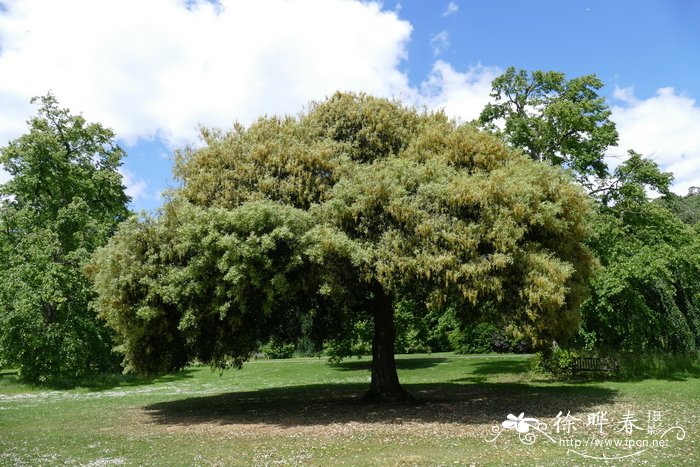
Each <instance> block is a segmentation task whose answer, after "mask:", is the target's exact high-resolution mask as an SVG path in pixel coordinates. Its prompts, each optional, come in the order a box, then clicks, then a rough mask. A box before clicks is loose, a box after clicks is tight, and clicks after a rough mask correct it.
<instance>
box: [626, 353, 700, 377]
mask: <svg viewBox="0 0 700 467" xmlns="http://www.w3.org/2000/svg"><path fill="white" fill-rule="evenodd" d="M614 355H615V359H616V360H617V361H618V362H619V364H620V378H621V379H624V380H628V381H629V380H632V381H633V380H640V379H647V378H658V379H661V378H670V379H676V380H677V379H679V378H681V377H683V376H692V375H699V374H700V354H698V353H697V352H692V353H676V354H668V353H657V352H654V353H646V354H642V355H640V354H638V353H615V354H614Z"/></svg>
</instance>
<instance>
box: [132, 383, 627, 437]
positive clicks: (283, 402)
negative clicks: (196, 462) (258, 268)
mask: <svg viewBox="0 0 700 467" xmlns="http://www.w3.org/2000/svg"><path fill="white" fill-rule="evenodd" d="M404 387H405V388H406V389H407V390H408V391H409V392H410V393H411V394H413V395H414V396H415V397H416V399H417V402H416V403H412V404H395V405H371V404H365V403H362V402H361V398H360V396H361V395H362V394H363V392H364V391H366V390H367V384H366V383H363V384H360V383H337V384H311V385H304V386H292V387H279V388H270V389H261V390H257V391H246V392H233V393H227V394H221V395H215V396H206V397H193V398H187V399H180V400H175V401H169V402H161V403H157V404H152V405H149V406H146V407H145V408H144V410H145V412H146V413H147V414H148V416H149V417H150V418H151V420H152V421H153V422H155V423H158V424H162V425H181V426H191V425H197V424H216V425H252V424H263V425H270V426H276V427H283V428H289V427H299V426H312V425H329V424H344V423H350V422H358V423H389V424H401V423H406V422H420V423H433V422H436V423H457V424H484V423H486V424H496V423H500V422H501V421H503V420H505V417H506V415H508V414H509V413H515V414H518V413H520V412H525V413H526V414H527V415H528V416H530V417H536V418H552V417H555V416H556V414H557V413H558V412H559V411H563V412H566V411H571V413H582V412H585V411H587V410H588V409H590V408H592V407H594V406H597V405H599V404H605V403H608V402H611V401H612V400H613V399H614V397H615V395H616V394H617V391H615V390H612V389H607V388H599V387H590V386H583V387H574V388H573V390H572V387H571V386H564V385H559V384H551V385H547V386H532V385H530V384H526V383H486V382H482V383H471V384H463V383H455V382H451V383H433V384H405V385H404Z"/></svg>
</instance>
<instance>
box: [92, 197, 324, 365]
mask: <svg viewBox="0 0 700 467" xmlns="http://www.w3.org/2000/svg"><path fill="white" fill-rule="evenodd" d="M310 227H311V218H310V216H309V215H308V214H307V213H305V212H303V211H301V210H298V209H295V208H292V207H288V206H281V205H279V204H276V203H273V202H270V201H258V202H255V201H253V202H249V203H246V204H244V205H242V206H241V207H240V208H239V209H236V210H232V211H229V210H224V209H220V208H200V207H196V206H193V205H191V204H189V203H185V202H174V203H171V204H169V205H167V206H166V207H165V208H164V212H163V213H162V215H161V217H159V218H158V219H153V218H149V217H145V218H142V219H137V218H132V219H131V220H129V221H128V222H126V223H124V224H122V226H121V228H120V229H119V231H118V232H117V234H116V235H115V236H114V237H113V238H112V240H111V241H110V243H109V245H108V246H107V247H105V248H102V249H100V250H98V251H97V253H96V255H95V258H94V262H93V264H92V265H91V266H90V272H91V274H92V277H93V281H94V284H95V289H96V291H97V292H98V298H97V300H96V301H95V306H96V307H97V309H98V310H99V311H100V315H101V316H102V317H103V318H104V319H105V320H106V321H107V322H108V323H109V325H110V326H112V327H113V328H114V329H115V330H116V331H117V332H118V333H119V334H120V336H122V339H123V344H122V347H121V350H122V352H123V353H124V355H125V365H126V368H127V369H128V370H137V371H139V372H142V373H146V374H150V373H159V372H163V371H170V370H173V369H177V368H181V367H182V366H184V365H185V364H186V363H187V362H188V361H189V359H190V358H197V359H199V360H200V361H203V362H209V363H211V364H213V365H215V366H219V367H225V366H229V365H233V366H240V365H241V364H242V362H243V361H245V360H246V359H247V358H248V357H249V355H250V354H251V353H252V352H254V351H255V350H257V346H258V342H266V341H268V340H269V339H270V338H271V337H272V336H276V337H277V339H278V342H280V343H286V342H291V341H292V340H293V339H296V338H298V336H299V335H300V329H301V327H300V321H299V320H298V319H297V318H298V316H299V315H300V314H301V313H302V312H307V311H308V308H307V305H309V304H310V302H309V301H307V300H305V298H304V297H307V296H311V297H313V295H314V292H315V291H314V289H310V288H309V287H311V286H312V285H313V283H312V282H311V281H310V280H309V279H308V277H309V275H310V273H311V266H310V264H311V263H310V260H309V258H308V255H307V254H306V253H305V251H306V250H307V249H308V241H307V240H306V239H305V237H304V234H305V233H306V232H307V231H308V230H309V229H310Z"/></svg>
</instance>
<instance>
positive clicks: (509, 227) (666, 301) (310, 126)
mask: <svg viewBox="0 0 700 467" xmlns="http://www.w3.org/2000/svg"><path fill="white" fill-rule="evenodd" d="M601 86H602V83H601V82H600V81H599V80H598V79H597V78H595V77H594V76H584V77H580V78H574V79H571V80H567V79H566V77H565V76H564V75H563V74H561V73H556V72H546V73H545V72H534V73H527V72H525V71H520V70H515V69H509V70H507V72H506V73H505V74H504V75H503V76H501V77H499V78H497V79H496V80H495V81H494V83H493V94H492V96H493V98H494V101H493V103H492V104H489V105H488V106H487V107H486V108H485V109H484V111H483V112H482V114H481V116H480V118H479V119H478V120H476V121H474V122H471V123H467V124H458V123H456V122H454V121H451V120H449V119H448V118H447V117H446V116H445V115H444V114H443V113H441V112H420V111H417V110H415V109H412V108H408V107H405V106H403V105H401V104H400V103H398V102H394V101H389V100H386V99H377V98H373V97H370V96H366V95H362V94H360V95H356V94H343V93H338V94H336V95H334V96H332V97H330V98H329V99H327V100H325V101H323V102H317V103H313V104H312V105H311V106H310V107H309V109H308V111H307V112H305V113H303V114H300V115H299V116H298V117H295V118H292V117H286V118H278V117H265V118H261V119H260V120H258V121H257V122H256V123H254V124H253V125H251V126H250V127H248V128H244V127H243V126H240V125H236V126H234V127H233V128H232V129H231V130H228V131H221V130H215V129H203V130H202V139H203V142H204V144H203V146H202V147H201V148H198V149H184V150H181V151H178V152H177V153H176V163H175V174H176V176H177V177H178V178H179V179H180V181H181V186H180V187H179V188H177V189H175V190H173V191H172V192H171V193H170V196H169V198H168V201H167V202H166V204H165V205H164V206H163V207H162V208H161V209H160V210H159V211H158V212H157V213H155V214H152V215H147V214H142V215H139V216H132V217H131V218H129V219H128V220H127V215H128V212H127V210H126V207H125V205H126V202H127V201H128V198H127V197H126V196H125V194H124V187H123V186H122V181H121V177H120V175H119V173H118V171H117V168H118V167H119V164H120V160H121V158H122V157H123V153H122V151H121V149H119V147H118V146H116V145H115V144H114V142H113V138H114V135H113V134H112V133H111V132H110V131H109V130H107V129H105V128H103V127H101V126H100V125H96V124H87V123H86V122H85V120H84V119H83V118H82V117H79V116H72V115H70V114H69V113H68V111H66V110H63V109H59V108H58V106H57V103H56V101H55V99H54V98H53V96H51V95H48V96H46V97H44V98H42V99H41V103H42V107H41V109H40V111H39V115H38V116H37V117H36V118H34V119H32V120H31V121H30V122H29V123H30V131H29V133H28V134H27V135H24V136H22V137H20V138H19V139H17V140H15V141H13V142H11V143H10V144H9V146H7V147H5V148H3V149H2V152H1V153H0V154H1V156H0V161H1V162H2V164H3V165H4V167H5V168H6V170H8V171H9V172H10V173H11V175H12V176H13V178H12V180H11V181H10V182H8V183H6V184H4V185H2V186H1V187H0V197H1V199H2V201H1V202H2V205H1V206H0V258H2V263H3V265H4V267H3V268H2V270H0V324H1V326H2V327H0V365H3V366H17V367H19V368H20V372H21V376H22V377H23V378H24V379H26V380H29V381H48V380H51V379H56V378H59V377H75V376H80V375H84V374H87V373H89V372H93V371H107V370H110V369H112V368H114V366H113V365H114V362H115V360H114V359H115V356H116V354H115V353H112V352H111V349H112V347H115V348H116V350H117V352H118V354H120V355H121V357H122V358H123V359H124V360H123V365H124V367H125V369H126V370H128V371H135V372H140V373H146V374H148V373H159V372H165V371H172V370H176V369H178V368H181V367H183V366H184V365H186V364H187V363H188V362H191V361H192V360H193V359H197V360H199V361H203V362H209V363H211V364H213V365H215V366H220V367H224V366H229V365H233V366H240V365H241V364H243V362H244V361H245V360H246V359H248V358H249V356H250V355H251V354H252V353H253V352H256V351H259V350H261V348H264V349H265V350H266V351H267V352H268V353H270V354H274V355H278V356H284V355H287V354H288V353H289V352H290V351H292V350H293V349H295V348H296V349H297V350H300V351H304V352H307V353H313V352H318V351H320V350H321V349H323V350H324V351H325V352H326V353H327V354H328V355H330V356H331V357H332V358H334V359H340V358H343V357H346V356H348V355H352V354H354V353H364V352H371V353H372V354H373V357H374V358H373V367H372V381H371V386H370V391H369V392H368V394H367V398H368V399H370V400H402V399H407V398H410V395H408V394H407V393H406V392H405V391H404V390H403V389H402V388H401V385H400V384H399V381H398V377H397V374H396V370H395V365H394V356H393V355H394V352H395V351H402V352H403V351H426V350H447V349H454V350H458V351H464V352H481V351H492V350H500V351H523V350H530V349H533V348H534V349H549V348H551V345H552V343H553V342H555V341H556V342H557V343H558V344H559V345H571V346H574V347H578V348H585V349H587V350H590V351H606V350H622V351H634V352H655V351H672V352H697V351H698V349H700V240H698V238H700V235H698V233H699V231H700V224H699V223H698V219H700V201H698V200H699V199H700V194H698V193H695V192H691V193H690V194H689V195H688V196H686V197H679V196H676V195H673V194H672V193H670V192H669V186H670V183H671V181H672V175H671V174H669V173H664V172H661V171H660V170H659V167H658V166H657V165H656V164H655V163H654V162H653V161H651V160H649V159H646V158H644V157H643V156H642V155H640V154H638V153H636V152H634V151H633V150H630V151H629V157H628V158H627V159H626V160H625V161H624V162H623V163H621V164H620V165H618V166H617V167H615V168H614V169H611V168H609V167H608V165H607V164H606V161H605V159H604V155H605V152H606V150H607V148H608V147H610V146H611V145H614V144H616V142H617V136H618V135H617V131H616V129H615V126H614V124H613V122H612V121H610V119H609V117H610V110H609V108H608V107H607V105H606V103H605V101H604V99H603V98H601V97H600V96H599V95H598V93H597V92H598V90H599V89H600V88H601ZM650 189H653V190H655V191H657V192H659V193H661V194H662V195H663V196H662V197H661V198H659V199H657V200H654V201H650V200H649V199H648V197H647V192H648V190H650ZM86 275H87V276H86ZM87 277H90V279H91V281H92V284H91V283H90V281H88V279H87ZM105 323H106V324H107V325H108V326H105V325H104V324H105Z"/></svg>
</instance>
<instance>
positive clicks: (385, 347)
mask: <svg viewBox="0 0 700 467" xmlns="http://www.w3.org/2000/svg"><path fill="white" fill-rule="evenodd" d="M372 292H373V297H372V299H371V300H370V306H371V311H372V313H373V314H374V339H373V341H372V382H371V384H370V387H369V391H367V393H366V394H365V396H364V400H365V402H405V401H411V400H413V397H412V396H411V395H410V394H409V393H408V392H406V390H404V388H402V387H401V384H400V383H399V375H398V374H397V373H396V362H395V360H394V338H395V331H394V307H393V304H392V302H391V297H389V296H388V295H387V294H386V292H385V291H384V288H383V287H382V286H381V285H379V284H377V283H374V284H373V285H372Z"/></svg>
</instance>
